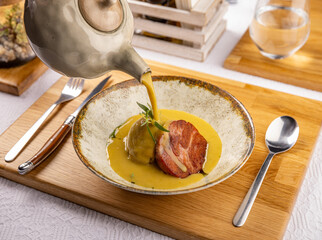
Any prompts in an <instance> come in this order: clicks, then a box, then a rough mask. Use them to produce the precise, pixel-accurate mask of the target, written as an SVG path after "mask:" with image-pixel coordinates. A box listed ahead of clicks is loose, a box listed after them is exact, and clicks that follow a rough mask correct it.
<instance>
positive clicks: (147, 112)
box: [136, 102, 169, 144]
mask: <svg viewBox="0 0 322 240" xmlns="http://www.w3.org/2000/svg"><path fill="white" fill-rule="evenodd" d="M136 103H137V104H138V105H139V107H140V108H141V109H142V110H143V112H141V113H140V115H141V116H142V118H143V119H144V120H145V121H144V122H143V123H142V124H141V126H144V125H146V128H147V130H148V132H149V134H150V136H151V138H152V139H153V142H154V143H155V144H156V143H157V142H156V140H155V138H154V136H153V134H152V132H151V129H150V127H149V124H152V125H154V126H155V127H157V128H158V129H159V130H161V131H164V132H169V130H167V129H165V128H164V127H163V126H162V125H161V124H160V123H158V122H157V121H156V120H155V119H154V115H153V112H152V107H151V106H150V104H148V107H147V106H145V105H143V104H141V103H138V102H136Z"/></svg>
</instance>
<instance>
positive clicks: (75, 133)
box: [72, 75, 255, 195]
mask: <svg viewBox="0 0 322 240" xmlns="http://www.w3.org/2000/svg"><path fill="white" fill-rule="evenodd" d="M152 79H153V81H164V82H168V81H178V80H179V82H183V83H185V84H187V85H189V86H192V87H195V86H199V87H202V88H204V89H205V90H208V91H210V92H212V93H213V94H220V95H221V96H222V97H224V98H226V99H227V100H229V101H230V102H231V103H232V104H233V105H234V109H235V110H237V111H238V113H239V114H240V115H241V117H242V118H243V120H244V122H245V123H246V124H245V125H244V127H245V128H246V129H245V131H246V133H247V136H248V137H250V140H251V143H250V145H249V148H248V150H247V152H246V153H245V155H244V157H243V159H242V161H241V162H240V164H238V165H237V166H236V167H235V168H234V169H233V170H232V171H231V172H229V173H227V174H225V175H224V176H222V177H221V178H220V179H219V180H215V181H211V182H208V183H206V184H204V185H202V186H198V187H194V188H190V189H184V190H176V189H173V190H166V191H155V190H152V189H151V190H146V189H137V188H134V187H130V186H125V185H123V184H120V183H118V182H115V181H114V180H113V179H111V178H108V177H106V176H104V175H103V174H102V173H100V172H99V171H97V170H96V169H94V168H93V167H92V166H91V165H90V164H89V161H88V160H87V159H86V157H85V156H84V155H83V154H82V151H81V149H80V142H79V138H80V137H81V125H80V123H81V120H82V119H83V118H84V116H85V114H86V110H87V108H88V105H89V104H91V103H92V102H94V101H96V100H97V99H99V98H102V97H104V96H105V95H107V94H108V93H110V92H112V91H115V90H118V89H121V88H128V87H133V86H137V85H140V83H139V82H138V81H137V80H135V79H129V80H126V81H123V82H120V83H117V84H115V85H113V86H111V87H109V88H107V89H105V90H103V91H101V92H99V93H97V94H96V95H94V96H93V97H92V98H91V99H90V100H89V101H88V102H87V103H86V104H85V105H84V106H83V108H82V109H81V110H80V112H79V113H78V115H77V116H76V119H75V122H74V125H73V129H72V142H73V147H74V149H75V152H76V154H77V156H78V157H79V159H80V160H81V162H82V163H83V164H84V165H85V166H86V167H87V168H88V169H89V170H90V171H92V172H93V173H94V174H95V175H96V176H98V177H100V178H101V179H103V180H105V181H107V182H109V183H110V184H112V185H114V186H116V187H119V188H121V189H125V190H128V191H131V192H136V193H142V194H148V195H177V194H184V193H191V192H195V191H199V190H203V189H206V188H209V187H212V186H214V185H216V184H218V183H221V182H223V181H224V180H226V179H227V178H229V177H231V176H232V175H234V174H235V173H236V172H237V171H238V170H239V169H240V168H241V167H242V166H244V164H245V163H246V162H247V160H248V159H249V157H250V156H251V153H252V151H253V149H254V145H255V127H254V124H253V120H252V117H251V116H250V114H249V112H248V111H247V109H246V108H245V106H244V105H243V104H242V103H241V102H240V101H239V100H238V99H237V98H235V97H234V96H233V95H232V94H230V93H228V92H227V91H225V90H223V89H221V88H219V87H217V86H216V85H214V84H211V83H208V82H204V81H201V80H197V79H193V78H188V77H182V76H167V75H160V76H153V77H152Z"/></svg>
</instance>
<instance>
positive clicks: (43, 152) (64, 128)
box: [18, 76, 111, 175]
mask: <svg viewBox="0 0 322 240" xmlns="http://www.w3.org/2000/svg"><path fill="white" fill-rule="evenodd" d="M110 77H111V76H109V77H107V78H105V79H104V80H103V81H101V82H100V83H99V84H98V85H97V86H96V88H95V89H94V90H93V91H92V92H91V93H90V94H89V95H88V96H87V98H86V99H85V100H84V101H83V102H82V104H81V105H80V106H79V107H78V108H77V109H76V111H75V112H73V113H72V114H71V115H69V116H68V117H67V119H66V120H65V121H64V123H63V124H62V125H61V126H60V128H59V129H58V130H57V131H56V132H55V133H54V134H53V135H52V136H51V137H50V138H49V140H48V141H47V142H46V143H45V144H44V146H42V148H41V149H40V150H39V151H38V152H37V153H36V154H35V155H34V156H33V157H32V158H31V159H30V160H28V161H26V162H25V163H23V164H21V165H20V166H19V167H18V172H19V173H20V174H22V175H24V174H26V173H28V172H30V171H31V170H32V169H34V168H35V167H37V166H38V165H39V164H40V163H42V162H43V161H44V160H45V159H46V158H47V157H48V156H49V155H50V154H51V153H52V152H53V151H54V150H55V149H56V148H57V147H58V146H59V144H60V143H61V142H62V141H63V139H64V138H65V136H66V135H67V133H68V132H69V131H70V129H71V128H72V126H73V123H74V121H75V118H76V116H77V114H78V112H79V111H80V110H81V109H82V107H83V106H84V105H85V104H86V103H87V102H88V100H90V99H91V98H92V97H93V96H94V95H95V94H96V93H98V92H99V91H101V89H102V88H103V87H104V85H105V84H106V82H107V80H108V79H109V78H110Z"/></svg>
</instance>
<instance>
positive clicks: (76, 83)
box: [4, 78, 84, 162]
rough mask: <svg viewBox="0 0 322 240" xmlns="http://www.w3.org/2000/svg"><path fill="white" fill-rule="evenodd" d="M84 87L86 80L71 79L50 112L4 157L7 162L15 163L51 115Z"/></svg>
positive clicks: (76, 95)
mask: <svg viewBox="0 0 322 240" xmlns="http://www.w3.org/2000/svg"><path fill="white" fill-rule="evenodd" d="M83 87H84V79H78V78H70V79H69V81H68V82H67V83H66V85H65V87H64V88H63V90H62V92H61V95H60V97H59V99H58V100H57V101H56V102H55V103H54V104H53V105H51V106H50V107H49V108H48V110H47V111H46V112H45V113H44V114H43V115H42V116H41V117H40V118H39V119H38V120H37V122H35V123H34V125H32V127H31V128H30V129H29V130H28V131H27V132H26V133H25V134H24V135H23V137H22V138H20V139H19V141H18V142H17V143H16V144H15V145H14V146H13V147H12V148H11V149H10V151H9V152H8V153H7V154H6V156H5V157H4V159H5V161H6V162H11V161H13V160H14V159H15V158H16V157H17V156H18V154H19V153H20V152H21V150H22V149H23V148H24V147H25V146H26V144H27V143H28V142H29V140H30V139H31V138H32V136H33V135H34V134H35V133H36V132H37V130H38V129H39V128H40V126H41V125H42V124H43V122H44V121H45V120H46V118H47V117H48V116H49V114H50V113H51V112H52V111H53V110H54V109H55V108H56V107H57V106H58V105H59V104H61V103H63V102H66V101H69V100H72V99H74V98H76V97H78V96H79V94H81V92H82V91H83Z"/></svg>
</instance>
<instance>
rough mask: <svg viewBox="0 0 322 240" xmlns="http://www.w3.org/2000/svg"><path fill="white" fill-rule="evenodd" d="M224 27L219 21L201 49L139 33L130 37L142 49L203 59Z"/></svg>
mask: <svg viewBox="0 0 322 240" xmlns="http://www.w3.org/2000/svg"><path fill="white" fill-rule="evenodd" d="M225 28H226V21H221V22H220V24H219V25H218V27H217V28H216V30H215V31H214V32H213V34H212V35H211V36H210V37H209V39H208V41H207V42H206V44H205V45H203V46H202V47H201V49H197V48H192V47H189V46H184V45H179V44H176V43H171V42H167V41H163V40H158V39H155V38H149V37H144V36H140V35H134V36H133V39H132V44H133V46H136V47H141V48H144V49H148V50H152V51H157V52H161V53H166V54H171V55H174V56H178V57H183V58H187V59H192V60H196V61H204V60H205V58H206V57H207V55H208V54H209V51H210V50H211V48H212V47H213V46H214V44H215V43H216V42H217V41H218V39H219V38H220V36H221V34H222V33H223V32H224V30H225Z"/></svg>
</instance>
